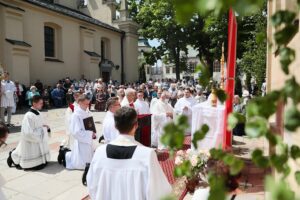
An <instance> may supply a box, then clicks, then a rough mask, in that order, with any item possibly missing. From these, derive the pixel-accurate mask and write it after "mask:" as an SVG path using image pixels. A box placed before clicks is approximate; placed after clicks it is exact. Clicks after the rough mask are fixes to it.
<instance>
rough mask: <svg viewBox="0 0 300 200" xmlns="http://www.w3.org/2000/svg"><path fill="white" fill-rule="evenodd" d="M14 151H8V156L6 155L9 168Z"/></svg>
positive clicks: (11, 164) (12, 162)
mask: <svg viewBox="0 0 300 200" xmlns="http://www.w3.org/2000/svg"><path fill="white" fill-rule="evenodd" d="M13 151H14V150H12V151H10V152H9V154H8V158H7V165H8V166H9V167H10V168H11V167H12V166H13V164H14V161H13V160H12V158H11V154H12V152H13Z"/></svg>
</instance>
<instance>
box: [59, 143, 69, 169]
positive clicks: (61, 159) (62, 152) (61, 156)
mask: <svg viewBox="0 0 300 200" xmlns="http://www.w3.org/2000/svg"><path fill="white" fill-rule="evenodd" d="M69 151H71V150H70V149H68V148H66V147H63V146H60V147H59V152H58V156H57V162H58V163H59V164H60V165H61V164H62V165H63V166H64V167H66V153H67V152H69Z"/></svg>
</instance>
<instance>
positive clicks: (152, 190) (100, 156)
mask: <svg viewBox="0 0 300 200" xmlns="http://www.w3.org/2000/svg"><path fill="white" fill-rule="evenodd" d="M114 119H115V123H116V128H117V129H118V130H119V132H120V133H121V134H120V135H119V136H118V137H117V138H116V139H115V140H114V141H112V142H111V143H109V144H105V145H102V146H100V147H99V148H98V149H97V151H96V152H95V155H94V157H93V160H92V162H91V165H90V168H89V172H88V174H87V187H88V191H89V194H90V197H91V199H92V200H120V199H122V200H142V199H143V200H144V199H145V200H146V199H147V200H160V199H162V198H163V197H165V196H166V195H168V194H170V193H171V186H170V184H169V183H168V180H167V178H166V176H165V174H164V173H163V171H162V169H161V167H160V165H159V162H158V159H157V155H156V153H155V151H154V150H153V149H151V148H148V147H145V146H143V145H141V144H140V143H138V142H136V141H135V139H134V134H135V132H136V129H137V128H138V123H137V113H136V111H135V110H134V109H132V108H129V107H123V108H121V109H119V110H118V111H117V112H116V113H115V115H114Z"/></svg>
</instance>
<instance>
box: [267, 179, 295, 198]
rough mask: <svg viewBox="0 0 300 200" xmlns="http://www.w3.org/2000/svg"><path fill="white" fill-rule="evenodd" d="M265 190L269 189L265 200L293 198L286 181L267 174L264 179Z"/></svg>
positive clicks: (293, 195)
mask: <svg viewBox="0 0 300 200" xmlns="http://www.w3.org/2000/svg"><path fill="white" fill-rule="evenodd" d="M265 187H266V190H267V191H269V194H268V195H267V196H268V198H267V200H295V193H294V192H293V191H292V190H291V188H290V186H289V185H288V184H287V183H286V181H284V180H281V181H276V180H275V179H274V178H273V177H270V176H268V177H267V178H266V181H265Z"/></svg>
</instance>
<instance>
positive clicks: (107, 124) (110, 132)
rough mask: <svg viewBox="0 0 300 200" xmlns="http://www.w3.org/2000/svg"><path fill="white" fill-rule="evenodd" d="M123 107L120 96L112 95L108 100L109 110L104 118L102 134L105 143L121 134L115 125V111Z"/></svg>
mask: <svg viewBox="0 0 300 200" xmlns="http://www.w3.org/2000/svg"><path fill="white" fill-rule="evenodd" d="M120 108H121V105H120V102H119V98H118V97H111V98H109V99H108V101H107V110H108V111H107V112H106V115H105V118H104V120H103V129H102V134H103V136H104V140H105V143H109V142H111V141H112V140H114V139H116V138H117V137H118V136H119V134H120V133H119V131H118V130H117V129H116V127H115V119H114V113H115V112H116V111H117V110H119V109H120Z"/></svg>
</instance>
